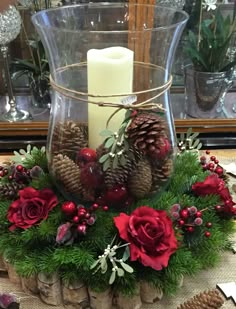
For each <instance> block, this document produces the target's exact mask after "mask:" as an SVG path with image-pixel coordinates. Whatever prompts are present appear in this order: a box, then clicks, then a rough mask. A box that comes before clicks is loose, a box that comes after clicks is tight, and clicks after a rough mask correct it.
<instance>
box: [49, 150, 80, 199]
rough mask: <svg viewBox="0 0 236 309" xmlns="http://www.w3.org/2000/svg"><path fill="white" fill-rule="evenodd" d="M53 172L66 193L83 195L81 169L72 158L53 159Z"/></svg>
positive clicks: (59, 157) (59, 156) (58, 157)
mask: <svg viewBox="0 0 236 309" xmlns="http://www.w3.org/2000/svg"><path fill="white" fill-rule="evenodd" d="M52 170H53V173H54V175H55V177H56V179H57V180H58V181H60V182H61V183H62V184H63V186H64V190H65V192H68V193H71V194H76V195H80V194H81V193H82V186H81V182H80V168H79V166H78V165H76V164H75V163H74V162H73V161H72V160H71V159H70V158H68V157H67V156H63V155H61V154H58V155H56V156H55V157H54V158H53V163H52Z"/></svg>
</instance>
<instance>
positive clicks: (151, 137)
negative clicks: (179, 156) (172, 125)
mask: <svg viewBox="0 0 236 309" xmlns="http://www.w3.org/2000/svg"><path fill="white" fill-rule="evenodd" d="M165 129H166V124H165V121H164V119H163V118H161V117H160V116H159V115H157V114H154V113H138V114H137V115H136V116H135V117H134V118H133V120H132V121H131V123H130V125H129V126H128V128H127V136H128V139H129V140H130V141H131V142H132V144H133V146H135V147H137V148H138V149H139V150H140V151H142V152H143V153H144V154H147V155H149V156H151V157H152V158H159V159H163V158H165V157H166V155H167V154H168V153H169V151H170V147H171V146H170V143H169V140H168V138H167V135H166V132H165Z"/></svg>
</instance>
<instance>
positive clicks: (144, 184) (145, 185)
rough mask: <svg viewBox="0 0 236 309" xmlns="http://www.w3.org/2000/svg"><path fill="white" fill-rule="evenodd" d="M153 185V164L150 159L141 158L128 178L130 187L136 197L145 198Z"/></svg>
mask: <svg viewBox="0 0 236 309" xmlns="http://www.w3.org/2000/svg"><path fill="white" fill-rule="evenodd" d="M151 187H152V171H151V164H150V163H149V161H148V160H146V159H143V160H140V161H139V162H138V163H137V165H136V167H135V168H134V169H133V171H132V173H131V175H130V176H129V178H128V188H129V190H130V192H131V194H132V195H133V196H134V197H136V198H143V197H144V196H145V195H147V194H148V193H149V192H150V190H151Z"/></svg>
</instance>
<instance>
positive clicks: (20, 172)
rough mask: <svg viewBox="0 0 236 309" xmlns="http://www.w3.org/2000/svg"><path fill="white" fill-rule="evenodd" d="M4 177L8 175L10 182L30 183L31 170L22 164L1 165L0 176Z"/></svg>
mask: <svg viewBox="0 0 236 309" xmlns="http://www.w3.org/2000/svg"><path fill="white" fill-rule="evenodd" d="M2 177H8V180H9V181H10V182H17V183H19V184H28V183H29V182H30V180H31V175H30V170H27V169H26V168H25V167H23V166H22V165H21V164H18V165H10V166H6V167H4V166H0V178H2Z"/></svg>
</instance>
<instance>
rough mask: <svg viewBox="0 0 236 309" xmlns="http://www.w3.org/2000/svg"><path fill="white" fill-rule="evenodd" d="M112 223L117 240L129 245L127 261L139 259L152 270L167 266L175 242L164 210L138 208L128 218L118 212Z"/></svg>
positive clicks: (170, 222)
mask: <svg viewBox="0 0 236 309" xmlns="http://www.w3.org/2000/svg"><path fill="white" fill-rule="evenodd" d="M114 221H115V225H116V227H117V228H118V230H119V232H120V237H121V238H122V239H124V240H125V241H127V242H129V243H130V245H129V247H130V259H131V261H135V260H139V261H140V262H141V263H142V264H143V265H144V266H150V267H152V268H154V269H156V270H161V269H162V268H163V267H167V265H168V261H169V258H170V256H171V254H173V253H174V252H175V251H176V250H177V240H176V238H175V233H174V230H173V227H172V221H171V219H170V218H169V217H168V216H167V213H166V212H165V211H162V210H155V209H153V208H150V207H148V206H142V207H139V208H137V209H136V210H135V211H133V212H132V213H131V215H130V216H128V215H127V214H125V213H121V214H120V215H119V217H115V218H114Z"/></svg>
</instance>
